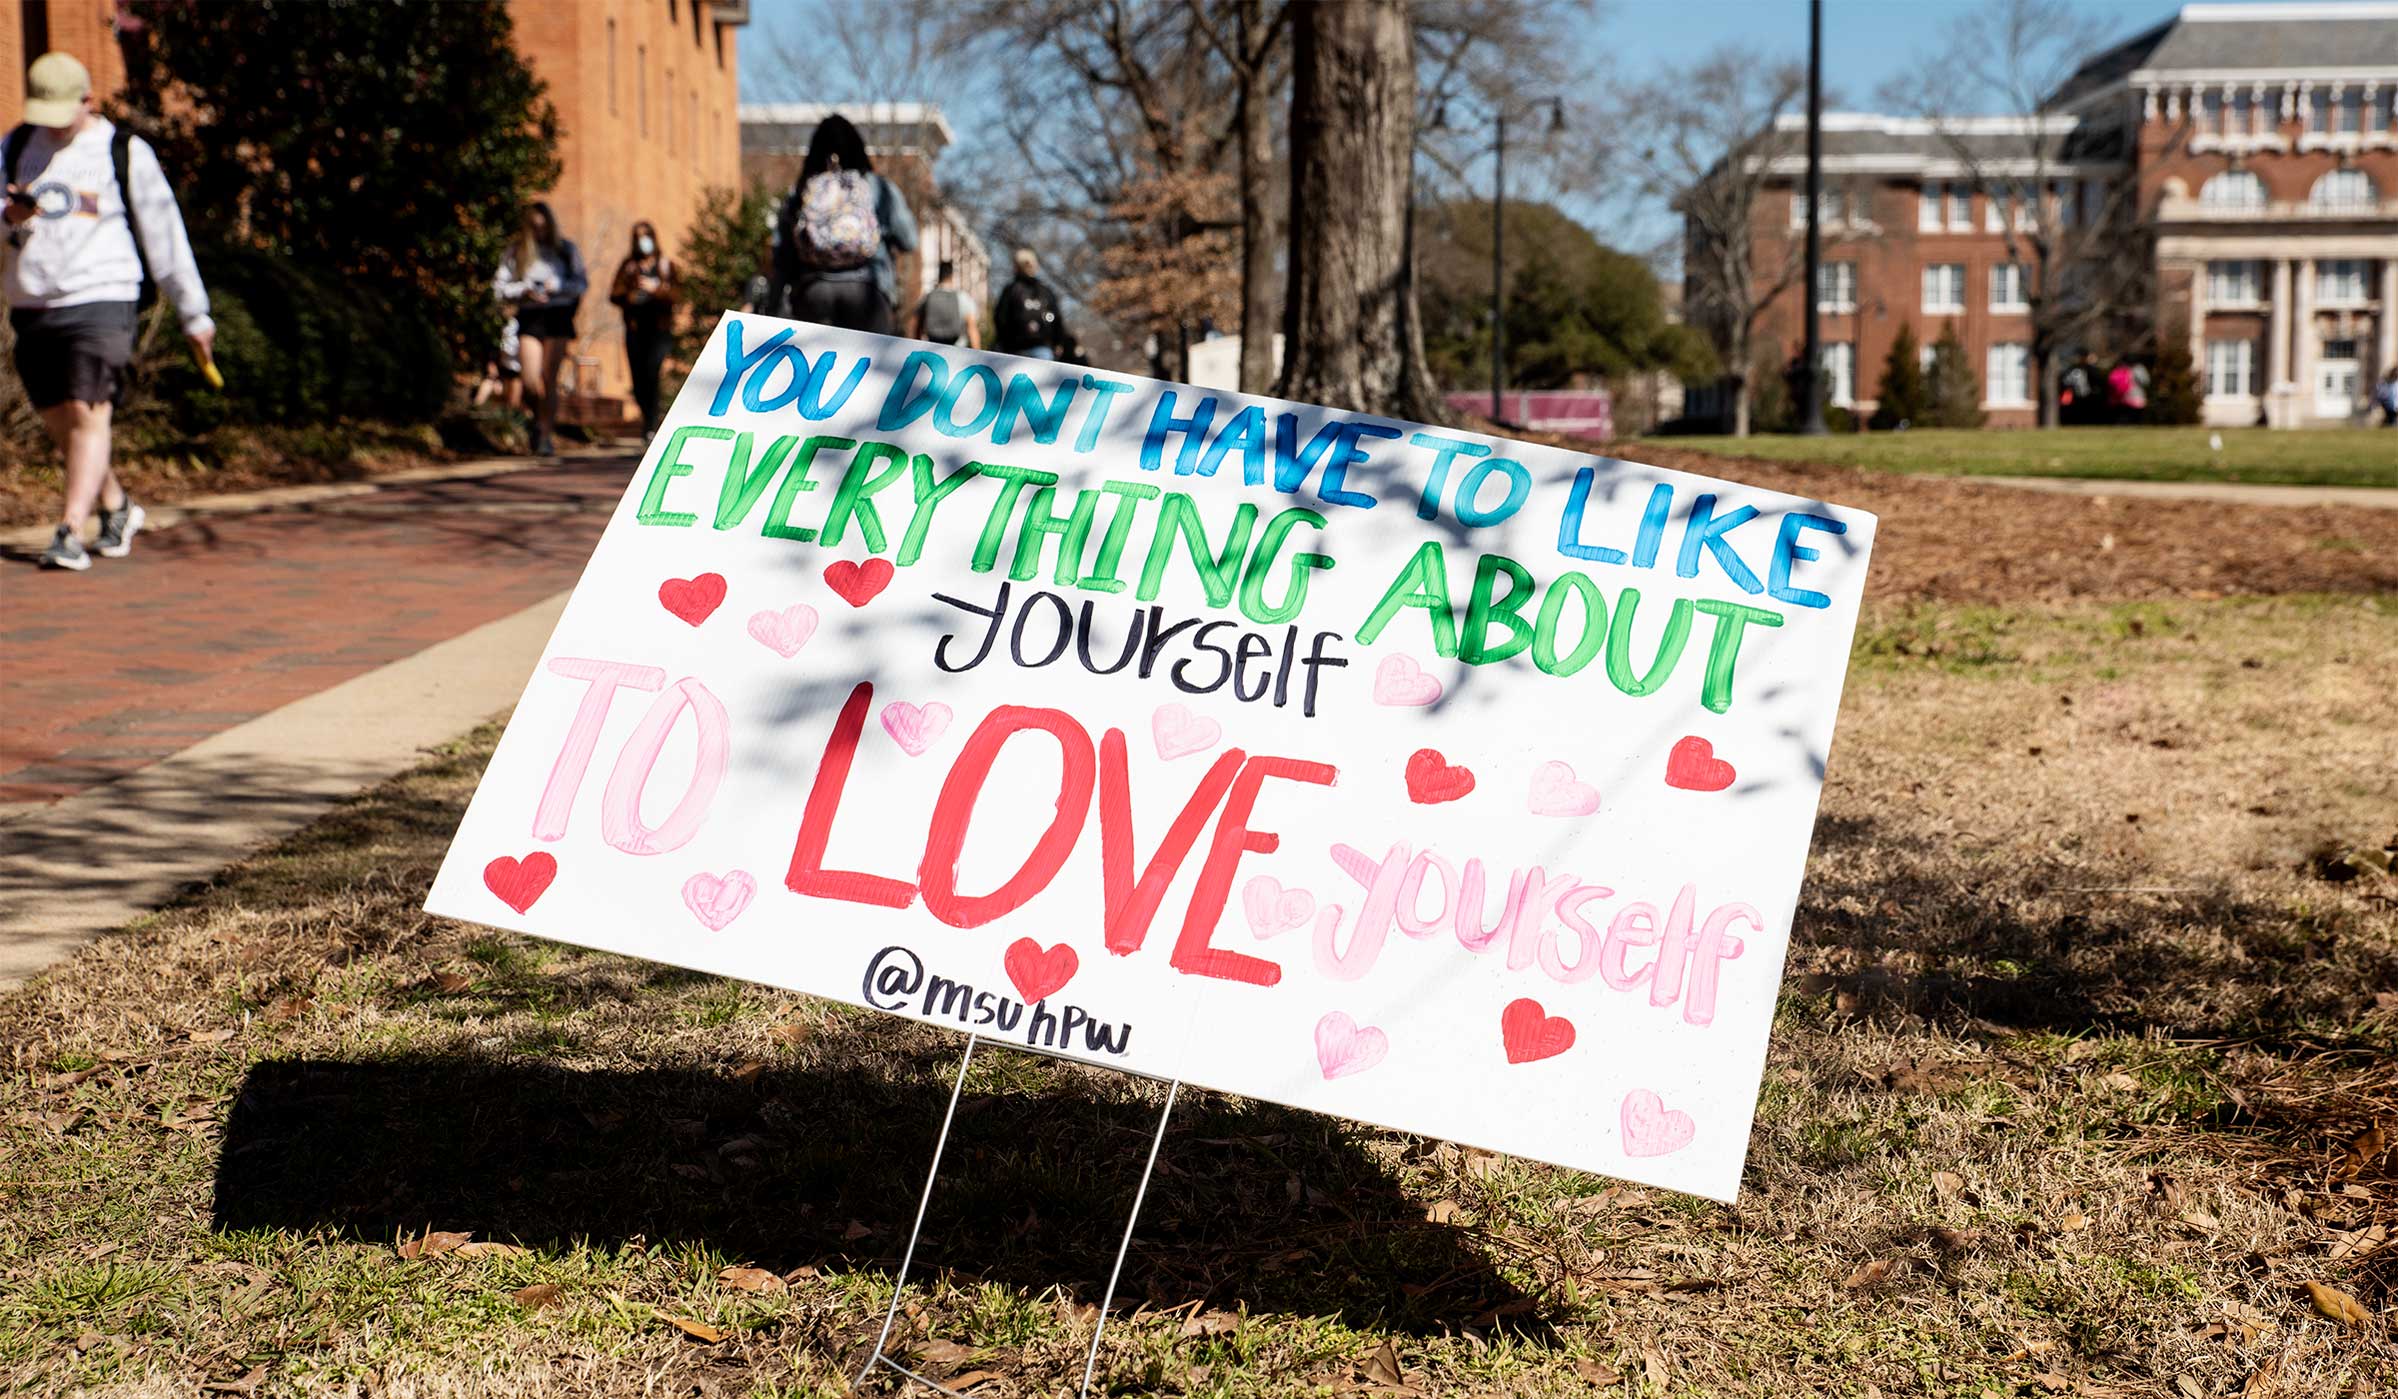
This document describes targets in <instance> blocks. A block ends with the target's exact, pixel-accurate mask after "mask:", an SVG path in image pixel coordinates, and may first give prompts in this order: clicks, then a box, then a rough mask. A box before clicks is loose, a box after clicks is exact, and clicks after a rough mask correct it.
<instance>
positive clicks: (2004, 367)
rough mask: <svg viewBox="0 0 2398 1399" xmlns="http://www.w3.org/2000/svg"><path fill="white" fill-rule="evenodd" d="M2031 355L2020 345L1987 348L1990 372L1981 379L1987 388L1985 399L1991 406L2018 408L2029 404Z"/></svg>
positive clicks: (2026, 347) (2012, 344)
mask: <svg viewBox="0 0 2398 1399" xmlns="http://www.w3.org/2000/svg"><path fill="white" fill-rule="evenodd" d="M2031 365H2032V351H2031V346H2029V345H2023V344H2015V343H2009V344H2003V345H1993V346H1991V347H1990V372H1989V373H1988V374H1986V375H1984V376H1983V378H1984V382H1986V383H1987V384H1988V385H1989V393H1988V399H1989V401H1990V402H1992V403H2006V404H2019V403H2029V402H2031V401H2032V378H2031Z"/></svg>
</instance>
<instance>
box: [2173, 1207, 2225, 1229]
mask: <svg viewBox="0 0 2398 1399" xmlns="http://www.w3.org/2000/svg"><path fill="white" fill-rule="evenodd" d="M2178 1218H2179V1219H2180V1220H2181V1222H2182V1223H2184V1224H2187V1225H2189V1226H2190V1227H2191V1228H2193V1229H2203V1230H2205V1231H2206V1232H2208V1233H2210V1234H2212V1233H2214V1232H2216V1231H2217V1230H2219V1229H2221V1228H2222V1227H2223V1221H2222V1220H2220V1219H2217V1218H2215V1216H2214V1215H2213V1214H2211V1213H2209V1212H2208V1211H2207V1209H2206V1208H2205V1207H2204V1206H2201V1205H2192V1206H2190V1207H2189V1208H2188V1209H2186V1210H2183V1211H2182V1212H2181V1214H2180V1215H2179V1216H2178Z"/></svg>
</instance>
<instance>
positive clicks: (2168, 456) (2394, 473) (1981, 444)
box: [1614, 427, 2398, 488]
mask: <svg viewBox="0 0 2398 1399" xmlns="http://www.w3.org/2000/svg"><path fill="white" fill-rule="evenodd" d="M2217 437H2220V438H2221V439H2222V441H2223V450H2222V451H2220V452H2218V451H2216V450H2214V448H2213V446H2212V442H2213V440H2214V439H2215V438H2217ZM1660 440H1662V441H1664V442H1667V443H1670V444H1671V445H1673V446H1676V447H1691V448H1695V449H1697V450H1699V451H1702V452H1711V453H1715V454H1718V455H1722V456H1734V457H1764V458H1767V459H1768V460H1772V461H1803V462H1825V463H1829V464H1833V465H1838V466H1857V467H1863V468H1865V469H1867V470H1869V471H1902V472H1931V473H1935V474H1938V475H1946V476H2084V477H2100V478H2106V479H2113V480H2127V481H2132V480H2137V481H2249V482H2272V483H2280V484H2288V485H2302V486H2389V487H2394V488H2398V431H2389V430H2385V429H2377V428H2341V429H2330V428H2327V429H2324V430H2322V431H2308V432H2274V431H2270V430H2268V429H2265V428H2204V427H2073V428H2059V429H2056V430H2054V431H2050V432H2035V431H2017V432H1992V431H1966V430H1963V429H1957V428H1915V429H1910V430H1908V431H1906V432H1867V433H1843V434H1840V435H1837V436H1830V437H1794V436H1788V435H1784V434H1779V433H1774V434H1761V435H1759V436H1755V437H1670V438H1664V439H1660ZM1642 445H1643V444H1642V443H1640V442H1632V443H1625V444H1619V445H1618V446H1617V447H1616V448H1615V449H1614V450H1615V451H1616V452H1617V454H1618V455H1620V456H1628V457H1632V458H1635V459H1637V458H1638V457H1639V456H1640V448H1641V446H1642Z"/></svg>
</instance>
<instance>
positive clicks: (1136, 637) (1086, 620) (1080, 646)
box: [1075, 601, 1144, 675]
mask: <svg viewBox="0 0 2398 1399" xmlns="http://www.w3.org/2000/svg"><path fill="white" fill-rule="evenodd" d="M1095 606H1097V604H1095V603H1091V602H1087V601H1086V602H1085V603H1083V605H1082V634H1081V636H1080V637H1078V638H1077V639H1076V641H1075V650H1076V652H1077V653H1078V654H1079V655H1080V656H1081V658H1082V668H1083V669H1084V670H1087V671H1089V672H1091V674H1093V675H1113V674H1115V673H1116V672H1117V671H1119V670H1122V669H1124V667H1126V666H1128V665H1130V664H1132V653H1133V651H1134V650H1135V648H1137V647H1139V646H1140V644H1141V632H1142V630H1143V628H1142V626H1141V618H1142V616H1143V615H1144V614H1142V613H1139V612H1135V613H1133V614H1132V626H1131V627H1130V628H1129V629H1127V630H1126V631H1125V633H1124V654H1122V655H1120V656H1118V657H1116V663H1115V664H1114V665H1110V666H1103V665H1100V664H1098V663H1097V662H1095V661H1093V660H1092V659H1091V632H1092V630H1093V628H1092V625H1091V619H1092V609H1093V608H1094V607H1095Z"/></svg>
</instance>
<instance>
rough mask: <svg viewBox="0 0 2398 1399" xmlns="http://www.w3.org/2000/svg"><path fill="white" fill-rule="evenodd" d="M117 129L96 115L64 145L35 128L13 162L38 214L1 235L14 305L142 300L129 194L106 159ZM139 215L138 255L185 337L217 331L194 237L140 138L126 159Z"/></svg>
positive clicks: (3, 273) (4, 273)
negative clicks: (194, 252)
mask: <svg viewBox="0 0 2398 1399" xmlns="http://www.w3.org/2000/svg"><path fill="white" fill-rule="evenodd" d="M115 134H116V126H115V125H114V124H113V123H111V122H109V121H107V120H105V119H103V118H99V117H94V118H93V119H92V121H91V123H90V124H89V125H87V126H86V127H84V129H83V134H81V135H79V136H77V137H76V138H75V139H74V140H72V141H68V142H65V143H64V144H62V143H61V139H60V138H61V137H62V136H63V135H64V132H63V131H61V130H60V129H58V128H55V127H47V126H37V127H34V128H32V129H31V131H30V132H29V134H28V135H27V136H26V138H25V148H24V151H23V152H22V153H21V154H20V155H19V156H18V157H17V184H18V185H19V186H20V187H21V188H23V189H25V190H27V191H28V192H30V193H31V194H32V195H33V197H34V203H35V205H36V207H37V208H38V209H39V210H40V212H39V213H37V214H35V215H34V217H33V218H31V219H29V220H27V221H26V222H25V223H23V224H20V225H18V226H17V227H15V228H10V229H6V230H5V231H4V233H0V287H5V288H6V292H7V297H8V304H9V305H10V306H11V307H12V308H13V307H39V308H45V309H47V308H52V307H59V306H84V305H89V304H91V303H92V302H96V301H132V300H135V299H137V298H138V297H139V296H140V294H141V280H142V269H141V263H140V261H139V260H138V259H136V258H135V256H134V252H133V231H132V229H131V228H130V227H129V226H128V225H127V224H126V222H125V196H124V193H123V192H122V191H120V190H119V189H118V188H117V177H116V172H115V170H113V169H111V168H110V161H109V158H108V143H109V139H110V138H111V137H112V136H114V135H115ZM125 173H126V175H127V177H128V178H129V179H131V180H132V182H133V200H134V205H135V207H136V208H137V209H138V210H139V212H140V218H141V227H142V251H143V252H145V253H147V254H148V255H149V259H150V275H151V277H153V278H154V279H156V281H157V282H158V290H159V294H160V295H161V296H164V297H165V298H167V299H168V300H169V301H171V302H172V303H173V304H174V307H175V311H176V314H177V315H178V316H179V317H180V318H181V320H182V322H183V333H184V334H186V335H197V334H199V333H201V332H202V331H204V330H213V329H214V328H215V326H216V323H215V322H214V321H212V320H210V319H209V318H208V289H207V288H206V287H204V286H202V285H201V284H200V268H199V264H198V263H196V262H195V261H193V259H192V245H191V239H190V238H189V237H187V236H186V235H185V233H184V231H183V213H182V211H181V210H179V209H178V208H176V207H175V191H174V189H173V188H172V187H171V186H169V185H168V184H167V180H166V175H165V174H164V173H163V172H162V171H160V170H159V168H158V155H157V153H156V152H154V151H152V150H151V149H150V143H149V142H147V141H144V140H142V139H141V138H140V137H138V136H136V137H134V138H133V143H132V146H131V148H130V149H129V150H127V151H126V153H125Z"/></svg>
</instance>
